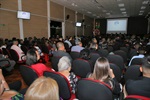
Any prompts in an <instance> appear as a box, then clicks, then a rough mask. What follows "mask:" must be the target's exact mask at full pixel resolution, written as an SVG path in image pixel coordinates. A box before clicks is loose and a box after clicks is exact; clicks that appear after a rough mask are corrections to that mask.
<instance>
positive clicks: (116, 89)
mask: <svg viewBox="0 0 150 100" xmlns="http://www.w3.org/2000/svg"><path fill="white" fill-rule="evenodd" d="M89 77H90V78H92V79H94V80H99V81H101V82H105V83H106V84H108V85H109V86H110V87H111V88H112V90H113V94H115V95H119V93H120V92H121V87H120V84H119V83H118V82H117V80H116V79H115V75H114V73H113V71H112V69H111V68H110V65H109V62H108V60H107V58H105V57H100V58H98V59H97V61H96V63H95V65H94V71H93V73H92V74H90V75H89Z"/></svg>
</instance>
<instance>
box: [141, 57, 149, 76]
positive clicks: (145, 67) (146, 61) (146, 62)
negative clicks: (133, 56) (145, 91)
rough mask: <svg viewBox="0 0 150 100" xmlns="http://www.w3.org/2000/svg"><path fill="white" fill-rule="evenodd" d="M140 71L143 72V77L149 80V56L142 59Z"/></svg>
mask: <svg viewBox="0 0 150 100" xmlns="http://www.w3.org/2000/svg"><path fill="white" fill-rule="evenodd" d="M140 70H141V71H142V72H143V76H146V77H149V78H150V56H147V57H144V59H143V63H142V67H141V68H140Z"/></svg>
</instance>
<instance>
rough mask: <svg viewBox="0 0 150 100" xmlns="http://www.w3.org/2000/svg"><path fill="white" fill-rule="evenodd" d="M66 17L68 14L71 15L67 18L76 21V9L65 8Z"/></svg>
mask: <svg viewBox="0 0 150 100" xmlns="http://www.w3.org/2000/svg"><path fill="white" fill-rule="evenodd" d="M65 11H66V12H65V14H66V15H65V17H67V15H69V19H67V20H68V21H73V22H75V11H73V10H70V9H68V8H66V9H65Z"/></svg>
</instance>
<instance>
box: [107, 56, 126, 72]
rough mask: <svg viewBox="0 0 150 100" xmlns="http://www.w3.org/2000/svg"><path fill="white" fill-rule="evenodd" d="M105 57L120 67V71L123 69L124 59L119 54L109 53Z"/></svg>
mask: <svg viewBox="0 0 150 100" xmlns="http://www.w3.org/2000/svg"><path fill="white" fill-rule="evenodd" d="M107 59H108V61H109V62H110V63H114V64H116V65H117V66H118V67H119V68H120V69H121V71H122V70H123V69H124V61H123V58H122V57H121V56H119V55H113V54H110V55H108V56H107Z"/></svg>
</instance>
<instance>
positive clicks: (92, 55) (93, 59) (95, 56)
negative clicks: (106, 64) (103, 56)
mask: <svg viewBox="0 0 150 100" xmlns="http://www.w3.org/2000/svg"><path fill="white" fill-rule="evenodd" d="M99 57H100V55H99V54H98V53H90V60H91V61H92V62H93V64H95V62H96V60H97V59H98V58H99Z"/></svg>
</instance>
